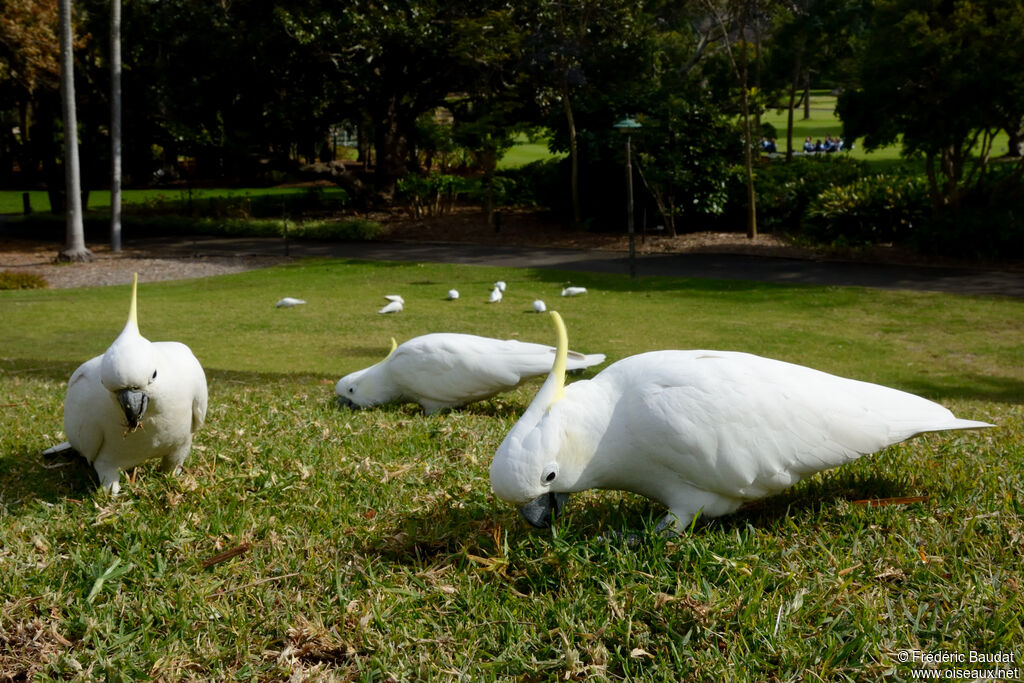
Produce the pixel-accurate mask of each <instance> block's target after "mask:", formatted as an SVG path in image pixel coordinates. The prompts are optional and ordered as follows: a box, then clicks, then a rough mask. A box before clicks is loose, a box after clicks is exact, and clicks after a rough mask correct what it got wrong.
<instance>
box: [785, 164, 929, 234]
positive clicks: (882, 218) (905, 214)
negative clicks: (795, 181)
mask: <svg viewBox="0 0 1024 683" xmlns="http://www.w3.org/2000/svg"><path fill="white" fill-rule="evenodd" d="M928 213H929V204H928V188H927V186H926V185H925V183H924V181H923V179H922V178H919V177H899V176H886V175H872V176H864V177H862V178H858V179H857V180H855V181H853V182H852V183H848V184H844V185H833V186H832V187H829V188H827V189H826V190H824V191H823V192H822V193H821V194H819V195H818V196H817V198H816V199H815V200H814V201H813V202H812V203H811V205H810V206H809V207H808V208H807V218H806V221H805V226H806V234H808V235H810V236H811V237H813V238H815V239H816V240H817V241H819V242H824V243H832V244H838V245H841V246H846V245H850V246H861V245H865V244H879V243H883V242H902V243H907V242H908V241H910V237H911V235H912V231H913V230H914V229H915V228H917V227H918V226H919V225H920V224H921V223H923V222H924V221H925V220H926V218H927V216H928Z"/></svg>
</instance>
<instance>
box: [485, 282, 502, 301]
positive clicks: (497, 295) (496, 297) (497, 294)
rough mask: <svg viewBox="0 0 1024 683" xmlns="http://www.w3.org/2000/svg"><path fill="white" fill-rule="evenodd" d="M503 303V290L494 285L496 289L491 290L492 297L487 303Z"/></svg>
mask: <svg viewBox="0 0 1024 683" xmlns="http://www.w3.org/2000/svg"><path fill="white" fill-rule="evenodd" d="M499 301H501V288H500V287H498V285H494V289H492V290H491V296H490V297H489V298H488V299H487V303H489V304H496V303H498V302H499Z"/></svg>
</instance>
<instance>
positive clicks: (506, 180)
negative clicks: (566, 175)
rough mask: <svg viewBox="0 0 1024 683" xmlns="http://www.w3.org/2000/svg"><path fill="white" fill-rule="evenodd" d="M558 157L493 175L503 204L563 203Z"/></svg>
mask: <svg viewBox="0 0 1024 683" xmlns="http://www.w3.org/2000/svg"><path fill="white" fill-rule="evenodd" d="M561 166H562V160H561V159H544V160H541V161H534V162H532V163H529V164H526V165H524V166H518V167H516V168H505V169H501V170H499V171H498V172H497V173H496V174H495V178H494V179H495V185H496V186H497V187H499V188H500V192H501V195H500V197H501V201H500V203H501V204H502V205H504V206H547V207H553V206H556V205H557V204H559V203H562V202H564V196H565V194H566V189H565V188H566V185H565V184H564V183H563V182H562V172H561Z"/></svg>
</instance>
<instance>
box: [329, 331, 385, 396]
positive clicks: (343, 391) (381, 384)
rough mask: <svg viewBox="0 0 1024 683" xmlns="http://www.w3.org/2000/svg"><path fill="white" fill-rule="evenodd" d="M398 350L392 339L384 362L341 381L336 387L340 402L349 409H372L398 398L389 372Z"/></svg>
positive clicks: (353, 373)
mask: <svg viewBox="0 0 1024 683" xmlns="http://www.w3.org/2000/svg"><path fill="white" fill-rule="evenodd" d="M397 348H398V344H397V343H396V342H395V340H394V339H392V340H391V351H390V352H389V353H388V355H387V357H386V358H384V360H382V361H381V362H379V363H377V364H375V365H371V366H370V367H368V368H363V369H362V370H356V371H355V372H352V373H349V374H347V375H345V376H344V377H342V378H341V379H339V380H338V383H337V384H336V385H335V387H334V393H335V394H336V395H337V396H338V401H339V402H340V403H342V404H344V405H347V406H348V407H349V408H370V407H372V406H376V405H380V404H382V403H387V402H388V401H392V400H394V399H395V398H397V396H395V388H394V383H393V382H392V381H391V379H390V375H389V372H388V361H389V360H390V359H391V356H392V355H394V353H395V349H397Z"/></svg>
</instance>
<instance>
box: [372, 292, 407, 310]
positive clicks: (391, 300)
mask: <svg viewBox="0 0 1024 683" xmlns="http://www.w3.org/2000/svg"><path fill="white" fill-rule="evenodd" d="M384 298H385V299H387V300H388V303H387V304H385V306H384V308H382V309H380V310H379V311H377V312H378V313H398V312H399V311H401V310H402V308H403V307H404V306H405V299H403V298H402V297H401V296H400V295H398V294H385V295H384Z"/></svg>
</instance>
